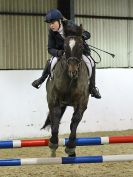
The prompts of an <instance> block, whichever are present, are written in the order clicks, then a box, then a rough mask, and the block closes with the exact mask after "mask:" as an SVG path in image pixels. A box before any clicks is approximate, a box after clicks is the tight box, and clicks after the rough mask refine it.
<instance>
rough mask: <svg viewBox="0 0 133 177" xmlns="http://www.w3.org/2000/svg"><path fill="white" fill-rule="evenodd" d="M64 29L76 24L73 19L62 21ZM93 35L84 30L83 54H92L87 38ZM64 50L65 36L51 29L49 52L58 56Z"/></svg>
mask: <svg viewBox="0 0 133 177" xmlns="http://www.w3.org/2000/svg"><path fill="white" fill-rule="evenodd" d="M62 25H63V29H65V28H66V27H67V25H69V26H70V25H72V26H73V25H75V24H74V23H73V22H72V21H71V20H64V21H62ZM90 37H91V35H90V33H89V32H88V31H83V33H82V38H83V41H84V42H83V46H84V49H83V54H85V55H90V49H89V46H88V44H87V43H86V42H85V40H87V39H90ZM63 50H64V38H63V37H62V36H61V34H60V33H59V32H58V31H52V30H51V29H49V34H48V53H49V54H51V55H52V56H53V57H58V56H59V53H61V52H60V51H63Z"/></svg>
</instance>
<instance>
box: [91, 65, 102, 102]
mask: <svg viewBox="0 0 133 177" xmlns="http://www.w3.org/2000/svg"><path fill="white" fill-rule="evenodd" d="M95 70H96V69H95V66H94V67H93V68H92V76H91V79H90V87H89V92H90V94H91V96H92V97H95V98H97V99H100V98H101V95H100V92H99V90H98V88H97V87H96V86H95V75H96V74H95V73H96V72H95Z"/></svg>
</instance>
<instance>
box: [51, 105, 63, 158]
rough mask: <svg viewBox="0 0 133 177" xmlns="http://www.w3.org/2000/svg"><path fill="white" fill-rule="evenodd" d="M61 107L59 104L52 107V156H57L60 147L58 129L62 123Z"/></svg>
mask: <svg viewBox="0 0 133 177" xmlns="http://www.w3.org/2000/svg"><path fill="white" fill-rule="evenodd" d="M60 115H61V108H60V107H59V106H56V107H52V108H51V109H50V121H51V135H52V136H51V138H50V139H49V148H50V150H51V157H55V156H56V149H57V148H58V131H59V124H60V117H61V116H60Z"/></svg>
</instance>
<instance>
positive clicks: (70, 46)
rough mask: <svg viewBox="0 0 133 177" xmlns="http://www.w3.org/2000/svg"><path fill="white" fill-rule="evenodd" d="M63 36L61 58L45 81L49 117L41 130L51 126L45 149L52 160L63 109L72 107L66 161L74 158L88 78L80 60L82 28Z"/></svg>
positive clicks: (78, 27) (84, 65) (86, 96)
mask: <svg viewBox="0 0 133 177" xmlns="http://www.w3.org/2000/svg"><path fill="white" fill-rule="evenodd" d="M65 34H66V36H65V39H64V51H65V52H64V55H63V56H62V57H60V58H59V59H58V62H57V64H56V66H55V68H54V71H53V77H52V79H50V78H48V80H47V82H46V91H47V102H48V108H49V113H48V116H47V119H46V121H45V124H44V125H43V127H42V128H43V129H45V128H46V127H47V126H48V125H50V126H51V137H50V139H49V148H50V149H51V156H53V157H54V156H56V150H57V148H58V132H59V124H60V121H61V118H62V116H63V114H64V112H65V110H66V107H67V106H72V107H73V108H74V113H73V116H72V119H71V123H70V135H69V140H68V143H67V145H66V148H65V152H66V153H67V154H68V156H69V157H74V156H76V152H75V149H76V142H75V141H76V131H77V127H78V125H79V123H80V121H81V119H82V117H83V114H84V112H85V110H86V109H87V104H88V100H89V83H90V76H89V73H88V69H87V67H86V64H85V63H84V61H83V60H82V54H83V39H82V26H77V27H76V29H75V30H74V32H73V31H72V32H71V31H70V30H68V31H67V32H65Z"/></svg>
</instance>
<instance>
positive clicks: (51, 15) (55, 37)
mask: <svg viewBox="0 0 133 177" xmlns="http://www.w3.org/2000/svg"><path fill="white" fill-rule="evenodd" d="M45 22H46V23H48V24H49V35H48V52H49V54H51V55H52V58H51V59H50V60H48V61H47V63H46V66H45V68H44V70H43V73H42V76H41V77H40V78H39V79H37V80H35V81H34V82H33V83H32V86H33V87H35V88H37V89H38V88H39V87H40V85H41V84H42V83H43V82H44V81H45V79H46V78H47V76H48V75H49V74H50V67H51V62H52V61H54V63H56V62H57V60H58V57H60V56H62V55H63V53H64V48H63V46H64V29H65V27H66V26H67V25H69V26H71V25H72V26H73V25H75V24H74V23H72V21H70V20H66V19H64V18H63V15H62V14H61V12H60V11H59V10H58V9H52V10H50V11H48V13H47V14H46V16H45ZM82 37H83V40H84V41H85V40H87V39H89V38H90V33H89V32H87V31H83V34H82ZM83 60H84V62H85V63H86V65H87V67H88V69H89V71H90V70H91V79H90V89H89V92H90V94H91V96H92V97H95V98H98V99H100V98H101V95H100V93H99V90H98V88H97V87H96V86H95V62H94V60H93V59H92V57H91V55H90V49H89V47H88V45H86V43H85V42H84V50H83ZM90 65H91V66H92V67H90Z"/></svg>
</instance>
